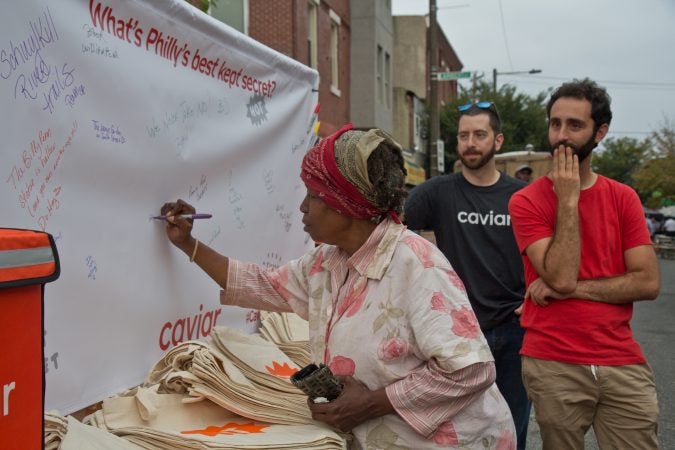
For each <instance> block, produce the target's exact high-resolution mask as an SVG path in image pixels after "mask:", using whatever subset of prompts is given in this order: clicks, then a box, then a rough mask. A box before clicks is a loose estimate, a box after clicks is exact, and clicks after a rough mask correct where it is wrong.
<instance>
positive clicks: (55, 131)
mask: <svg viewBox="0 0 675 450" xmlns="http://www.w3.org/2000/svg"><path fill="white" fill-rule="evenodd" d="M6 9H7V8H6ZM10 10H11V12H10ZM0 30H1V31H0V98H1V99H2V104H3V108H2V112H1V113H0V114H1V115H2V120H1V121H0V130H1V132H2V135H3V136H4V137H3V143H2V149H1V150H0V176H1V177H2V178H1V180H2V186H3V187H2V189H1V190H0V204H1V205H2V220H1V222H0V225H1V226H3V227H15V228H29V229H37V230H45V231H47V232H49V233H51V234H53V235H54V237H55V238H56V244H57V248H58V251H59V255H60V259H61V268H62V273H61V278H60V279H59V280H57V281H56V282H54V283H51V284H49V285H47V286H46V289H45V333H46V334H45V346H44V357H45V359H44V361H45V366H46V370H47V373H46V383H47V391H46V408H47V409H58V410H60V411H61V412H63V413H70V412H72V411H75V410H77V409H80V408H82V407H84V406H87V405H90V404H92V403H95V402H96V401H98V400H101V399H102V398H104V397H106V396H108V395H110V394H113V393H116V392H119V391H121V390H123V389H126V388H128V387H130V386H133V385H135V384H137V383H138V382H140V381H141V380H142V379H143V378H144V377H145V375H146V372H147V371H148V370H149V368H150V367H151V365H152V364H153V363H154V362H155V361H156V360H157V359H158V358H159V357H160V356H161V355H162V353H163V352H164V351H165V350H166V349H168V348H170V347H172V346H173V345H175V344H176V343H178V342H180V341H183V340H188V339H196V338H203V337H204V336H205V335H208V334H209V332H210V330H211V328H212V327H213V326H214V325H215V324H224V325H234V326H238V327H240V328H243V329H248V330H252V329H253V328H254V326H255V312H252V311H246V310H241V309H236V308H222V310H221V308H220V306H219V304H218V300H219V296H218V295H219V287H218V286H217V285H216V284H215V283H214V282H213V281H211V280H210V279H209V278H208V277H207V276H206V275H204V274H203V273H202V272H201V271H200V270H199V269H198V268H197V267H196V266H191V265H190V264H189V262H188V258H187V257H186V256H185V255H184V254H183V253H181V252H179V251H178V250H177V249H175V248H174V247H172V246H171V245H170V243H169V242H168V240H167V239H166V237H165V234H164V223H163V222H158V221H152V220H150V219H149V216H150V215H151V214H157V213H158V212H159V208H160V207H161V205H162V204H163V203H164V202H167V201H173V200H175V199H176V198H183V199H185V200H186V201H188V202H190V203H192V204H193V205H194V206H195V207H196V209H197V211H198V212H203V213H211V214H213V218H212V219H210V220H196V221H195V227H194V230H193V234H194V235H195V237H197V238H199V239H200V240H201V241H203V242H205V243H207V244H209V245H211V246H212V247H214V248H215V249H217V250H218V251H220V252H223V253H225V254H227V255H230V256H233V257H236V258H239V259H243V260H245V261H251V262H256V263H260V264H263V265H265V266H275V265H278V264H279V263H280V262H282V261H285V260H287V259H289V258H292V257H297V256H299V255H300V254H301V253H303V252H304V251H305V250H306V249H307V248H309V247H310V246H311V244H312V243H311V242H310V240H309V237H308V236H307V235H306V234H305V233H303V231H302V224H301V222H300V218H301V217H300V216H301V214H300V212H299V211H298V205H299V203H300V201H301V200H302V197H303V196H304V186H303V185H302V183H301V181H300V178H299V173H300V162H301V160H302V156H303V155H304V153H305V151H306V150H307V147H308V145H309V142H310V139H311V130H312V121H313V120H315V117H313V111H314V107H315V105H316V102H317V94H316V92H315V91H313V88H315V87H316V86H317V85H318V74H317V73H316V72H315V71H312V70H310V69H308V68H306V67H305V66H302V65H300V64H299V63H297V62H295V61H293V60H291V59H289V58H287V57H285V56H283V55H280V54H278V53H275V52H273V51H272V50H270V49H268V48H267V47H264V46H262V45H260V44H258V43H256V42H255V41H253V40H251V39H249V38H248V37H246V36H244V35H241V34H240V33H238V32H236V31H234V30H232V29H230V28H229V27H227V26H226V25H223V24H222V23H220V22H218V21H216V20H214V19H212V18H210V17H208V16H206V15H205V14H202V13H201V12H200V11H198V10H196V9H194V8H193V7H191V6H189V5H188V4H187V3H186V2H184V1H183V0H172V1H169V0H154V1H141V0H126V1H122V0H91V1H82V0H62V1H59V2H50V1H48V0H41V1H40V0H25V1H21V2H14V3H13V4H12V7H11V8H9V9H7V10H6V11H5V13H4V14H2V17H0ZM0 313H1V311H0ZM5 344H6V345H11V343H5ZM1 358H2V356H0V359H1ZM19 388H20V387H19V386H17V389H19Z"/></svg>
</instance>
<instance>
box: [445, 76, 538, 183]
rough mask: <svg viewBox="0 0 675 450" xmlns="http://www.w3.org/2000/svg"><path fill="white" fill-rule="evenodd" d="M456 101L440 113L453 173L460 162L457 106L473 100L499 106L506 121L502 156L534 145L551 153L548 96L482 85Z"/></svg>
mask: <svg viewBox="0 0 675 450" xmlns="http://www.w3.org/2000/svg"><path fill="white" fill-rule="evenodd" d="M460 89H461V90H460V93H459V95H458V97H457V98H456V99H454V100H453V101H452V102H450V103H447V104H446V105H445V106H444V107H443V108H442V110H441V111H440V129H441V139H443V141H444V142H445V162H446V164H445V167H446V170H447V171H451V170H452V164H453V163H454V161H455V160H457V121H458V117H459V113H458V112H457V107H458V106H459V105H463V104H465V103H469V102H471V101H472V100H474V99H475V100H489V101H491V102H493V103H494V104H495V105H497V110H498V111H499V115H500V117H501V119H502V133H504V145H503V146H502V150H501V153H506V152H512V151H516V150H524V149H525V145H527V144H532V145H533V146H534V149H535V150H536V151H544V150H548V147H549V146H548V131H547V130H548V123H547V120H546V108H545V102H546V98H547V93H545V92H542V93H540V94H538V95H537V96H535V97H531V96H529V95H527V94H523V93H519V92H517V91H516V88H515V87H514V86H511V85H503V86H502V87H501V88H499V90H498V91H497V92H494V91H493V90H492V85H491V84H490V83H486V82H478V83H476V85H475V89H463V88H461V86H460Z"/></svg>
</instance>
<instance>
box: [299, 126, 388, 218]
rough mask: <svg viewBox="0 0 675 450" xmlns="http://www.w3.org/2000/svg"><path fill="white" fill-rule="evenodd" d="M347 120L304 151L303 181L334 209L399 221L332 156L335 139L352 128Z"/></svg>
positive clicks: (352, 215)
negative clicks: (369, 199) (367, 196)
mask: <svg viewBox="0 0 675 450" xmlns="http://www.w3.org/2000/svg"><path fill="white" fill-rule="evenodd" d="M352 128H353V127H352V124H347V125H345V126H344V127H342V128H341V129H339V130H338V131H336V132H335V133H333V134H331V135H330V136H327V137H325V138H323V139H321V141H320V142H319V143H318V144H317V145H316V146H314V147H313V148H312V149H310V150H309V152H307V154H306V155H305V158H304V159H303V161H302V171H301V173H300V177H301V178H302V181H303V182H304V183H305V185H306V186H307V187H308V188H309V189H311V190H313V191H315V192H317V194H318V195H319V197H320V198H321V199H322V200H323V201H324V202H325V203H326V204H327V205H328V207H330V208H331V209H334V210H335V211H337V212H339V213H340V214H343V215H345V216H348V217H352V218H355V219H371V218H373V217H379V216H382V215H384V214H388V215H389V216H390V217H391V218H392V219H394V221H396V223H400V220H399V219H398V216H397V214H396V212H395V211H387V210H381V209H380V208H378V207H377V206H376V205H374V204H373V203H372V202H370V201H368V199H366V198H365V197H364V195H363V194H362V193H361V192H360V191H359V190H358V189H357V187H356V186H355V185H354V184H352V183H351V182H350V181H349V180H347V178H345V176H344V175H343V174H342V172H340V169H339V168H338V164H337V162H336V158H335V141H337V140H338V138H339V137H340V136H341V135H342V134H344V133H345V132H347V131H349V130H351V129H352Z"/></svg>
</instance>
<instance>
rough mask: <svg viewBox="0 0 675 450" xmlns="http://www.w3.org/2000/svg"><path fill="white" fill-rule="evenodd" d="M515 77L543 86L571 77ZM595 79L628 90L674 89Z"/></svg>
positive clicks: (674, 85)
mask: <svg viewBox="0 0 675 450" xmlns="http://www.w3.org/2000/svg"><path fill="white" fill-rule="evenodd" d="M513 78H515V79H512V80H511V82H512V83H519V84H538V85H545V86H551V83H549V82H548V81H546V80H550V81H570V80H572V78H563V77H547V78H546V79H543V78H544V77H534V76H533V77H527V78H525V77H522V78H521V77H513ZM595 81H597V83H598V84H600V85H603V86H607V87H611V88H612V89H628V90H638V91H654V92H661V91H664V90H668V91H670V90H675V83H650V82H645V83H644V84H641V83H640V82H621V81H604V80H595Z"/></svg>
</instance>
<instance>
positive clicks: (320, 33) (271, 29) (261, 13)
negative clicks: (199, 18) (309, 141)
mask: <svg viewBox="0 0 675 450" xmlns="http://www.w3.org/2000/svg"><path fill="white" fill-rule="evenodd" d="M211 14H212V15H213V16H214V17H216V18H218V19H220V20H221V21H223V22H225V23H227V24H229V25H231V26H233V27H235V28H237V29H239V31H242V32H244V33H246V34H248V35H249V36H251V37H252V38H253V39H255V40H257V41H258V42H261V43H263V44H265V45H267V46H268V47H270V48H273V49H274V50H277V51H278V52H280V53H283V54H284V55H286V56H289V57H290V58H293V59H295V60H296V61H299V62H301V63H303V64H305V65H307V66H309V67H312V68H313V69H316V70H317V71H318V72H319V74H320V84H319V103H320V104H321V108H320V111H319V120H320V121H321V127H320V129H319V134H321V135H322V136H325V135H327V134H330V133H332V132H333V131H335V130H336V129H338V128H339V127H341V126H342V125H343V124H345V123H346V122H349V95H350V89H349V77H350V61H351V56H350V52H351V48H350V45H351V44H350V43H351V26H350V8H349V0H240V1H238V2H237V1H230V2H217V3H216V7H215V8H214V9H213V10H212V11H211Z"/></svg>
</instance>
